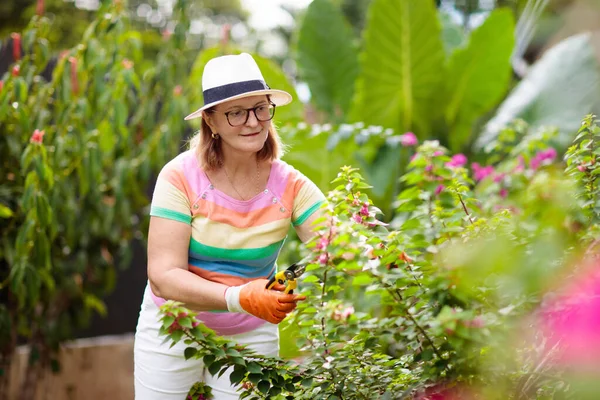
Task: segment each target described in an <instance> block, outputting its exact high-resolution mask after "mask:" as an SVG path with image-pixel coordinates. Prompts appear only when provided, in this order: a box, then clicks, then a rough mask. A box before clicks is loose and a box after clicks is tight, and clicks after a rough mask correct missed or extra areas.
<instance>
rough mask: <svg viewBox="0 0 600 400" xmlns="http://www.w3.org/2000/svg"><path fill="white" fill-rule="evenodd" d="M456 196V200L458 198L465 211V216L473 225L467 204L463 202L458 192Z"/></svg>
mask: <svg viewBox="0 0 600 400" xmlns="http://www.w3.org/2000/svg"><path fill="white" fill-rule="evenodd" d="M457 196H458V200H460V204H461V205H462V208H463V210H464V211H465V214H467V217H469V221H471V225H473V220H472V219H471V214H469V210H467V206H466V204H465V202H464V201H463V199H462V196H461V195H460V193H457Z"/></svg>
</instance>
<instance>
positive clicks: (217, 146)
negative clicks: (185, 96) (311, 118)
mask: <svg viewBox="0 0 600 400" xmlns="http://www.w3.org/2000/svg"><path fill="white" fill-rule="evenodd" d="M205 112H206V113H208V114H210V113H211V112H214V108H209V109H207V110H205ZM190 149H195V150H194V151H195V152H196V155H197V156H198V159H199V160H200V165H201V168H203V169H204V170H207V171H214V170H216V169H218V168H219V167H221V166H222V165H223V150H222V148H221V139H220V138H218V139H213V137H212V131H211V129H210V127H209V126H208V124H207V123H206V121H205V120H204V117H203V118H202V126H201V127H200V130H199V131H198V132H197V133H196V134H195V135H194V137H192V139H191V140H190ZM284 149H285V148H284V145H283V143H282V142H281V138H280V137H279V134H278V133H277V129H276V128H275V125H274V124H273V121H270V123H269V135H268V136H267V140H266V141H265V145H264V146H263V148H262V149H260V150H259V151H258V153H257V154H256V156H257V159H258V160H259V161H264V160H269V161H273V160H278V159H279V158H280V157H281V156H282V155H283V152H284Z"/></svg>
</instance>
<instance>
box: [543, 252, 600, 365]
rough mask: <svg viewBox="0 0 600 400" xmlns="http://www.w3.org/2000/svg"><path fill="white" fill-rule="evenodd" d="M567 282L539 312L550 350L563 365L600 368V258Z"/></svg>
mask: <svg viewBox="0 0 600 400" xmlns="http://www.w3.org/2000/svg"><path fill="white" fill-rule="evenodd" d="M590 267H591V268H587V269H583V270H582V271H583V272H580V273H579V274H578V276H577V277H576V278H575V279H574V280H573V281H571V282H567V284H566V285H564V287H565V289H564V291H563V293H562V294H561V296H560V297H559V298H558V299H556V300H555V301H553V302H551V303H550V304H548V305H546V307H544V308H543V309H542V311H541V313H540V317H541V318H542V321H541V324H542V328H543V330H544V332H545V333H546V335H547V336H548V349H549V350H550V349H552V348H556V352H557V354H556V359H557V360H558V362H560V363H561V364H566V365H571V366H573V367H578V368H586V369H587V368H592V369H594V370H599V369H600V261H596V263H595V265H591V266H590Z"/></svg>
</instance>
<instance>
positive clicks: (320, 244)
mask: <svg viewBox="0 0 600 400" xmlns="http://www.w3.org/2000/svg"><path fill="white" fill-rule="evenodd" d="M327 246H329V239H328V238H326V237H325V236H322V237H321V238H319V240H318V241H317V245H316V246H315V248H316V249H317V250H323V249H326V248H327Z"/></svg>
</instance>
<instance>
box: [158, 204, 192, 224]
mask: <svg viewBox="0 0 600 400" xmlns="http://www.w3.org/2000/svg"><path fill="white" fill-rule="evenodd" d="M150 215H152V216H153V217H161V218H168V219H173V220H175V221H179V222H183V223H184V224H191V223H192V216H191V215H186V214H184V213H180V212H177V211H173V210H169V209H168V208H162V207H155V206H152V207H151V208H150Z"/></svg>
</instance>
